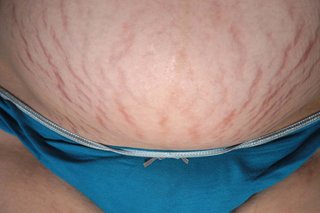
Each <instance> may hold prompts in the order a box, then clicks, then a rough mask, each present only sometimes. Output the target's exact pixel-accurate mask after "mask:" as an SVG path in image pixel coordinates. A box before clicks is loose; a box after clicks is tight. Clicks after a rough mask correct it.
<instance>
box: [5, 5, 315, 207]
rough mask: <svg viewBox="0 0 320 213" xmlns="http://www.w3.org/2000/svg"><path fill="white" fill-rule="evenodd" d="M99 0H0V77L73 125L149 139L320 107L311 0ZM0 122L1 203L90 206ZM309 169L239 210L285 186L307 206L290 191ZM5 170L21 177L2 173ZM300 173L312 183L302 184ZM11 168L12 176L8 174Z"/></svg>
mask: <svg viewBox="0 0 320 213" xmlns="http://www.w3.org/2000/svg"><path fill="white" fill-rule="evenodd" d="M103 2H104V1H96V2H94V3H92V1H90V3H89V1H77V4H73V3H72V1H37V2H35V1H21V0H11V1H9V0H2V1H0V26H1V27H0V47H1V48H0V69H1V71H0V74H1V78H0V85H1V86H3V87H4V88H6V89H8V90H9V91H10V92H12V93H13V94H14V95H16V96H17V97H18V98H19V99H21V100H23V101H24V102H25V103H27V104H28V105H30V106H31V107H32V108H34V109H35V110H36V111H38V112H40V113H41V114H43V115H44V116H46V117H48V118H49V119H50V120H52V121H54V122H56V123H57V124H59V125H60V126H62V127H64V128H66V129H68V130H70V131H72V132H74V133H78V134H80V135H81V136H84V137H86V138H89V139H92V140H95V141H97V142H100V143H104V144H109V145H118V146H129V147H140V148H150V149H176V150H179V149H182V150H188V149H206V148H214V147H221V146H229V145H234V144H237V143H241V142H243V141H244V140H248V139H252V138H256V137H258V136H261V135H263V134H266V133H270V132H272V131H275V130H278V129H281V128H283V127H285V126H287V125H289V124H291V123H294V122H296V121H298V120H300V119H302V118H304V117H306V116H308V115H310V114H312V113H314V112H316V111H319V109H320V101H319V100H320V85H319V83H318V82H320V72H319V70H320V28H319V26H320V18H319V17H320V2H319V1H318V0H307V1H299V0H287V1H285V0H282V1H278V0H273V1H263V0H261V1H260V0H259V1H257V0H252V1H249V0H248V1H222V0H221V1H220V0H218V1H209V0H206V1H201V2H200V1H184V0H183V1H182V0H181V1H163V2H162V3H161V1H160V3H159V2H156V1H140V4H138V5H135V4H134V3H132V2H133V1H120V2H117V1H108V3H107V4H106V3H103ZM2 134H3V133H1V135H0V138H1V140H0V143H1V141H6V142H9V143H5V144H0V146H1V148H0V152H1V153H6V154H2V155H0V156H1V160H0V166H1V167H5V168H7V169H6V171H8V173H2V172H1V173H0V183H2V185H1V184H0V191H2V192H4V191H5V192H6V193H5V195H6V197H5V199H4V201H5V202H2V203H1V206H0V207H1V208H8V209H9V210H8V211H6V212H10V211H11V212H17V211H18V212H19V211H20V210H24V208H25V206H19V205H16V203H20V202H21V203H23V202H25V201H23V198H25V197H27V198H30V200H28V202H30V205H29V207H30V211H31V212H32V208H35V209H37V206H39V205H40V204H39V203H41V205H42V207H44V209H45V208H50V207H52V206H55V207H56V208H57V209H59V212H63V211H68V210H64V207H65V206H64V203H63V201H64V200H65V199H70V203H71V204H74V205H72V206H79V209H81V208H83V211H84V212H98V211H99V210H98V209H96V207H94V205H93V204H92V203H90V201H88V200H87V199H86V198H84V197H83V196H82V195H80V194H79V193H78V192H77V191H76V190H74V189H72V188H71V187H70V186H68V185H67V184H65V183H64V182H63V181H61V180H58V179H57V177H55V176H53V175H52V174H51V173H50V172H49V171H48V170H46V169H44V168H43V167H42V166H41V165H40V164H39V163H38V162H37V161H35V160H34V159H33V158H32V156H31V155H30V154H28V153H27V152H26V150H25V149H24V148H23V147H22V146H21V145H18V144H19V142H18V141H17V139H15V138H13V137H9V136H5V134H4V135H2ZM4 139H5V140H4ZM11 142H12V143H11ZM9 144H10V145H9ZM11 144H15V145H14V146H13V145H12V146H11ZM2 147H3V148H2ZM17 155H18V156H20V155H21V156H22V158H21V159H24V160H20V159H17V158H16V156H17ZM318 155H319V154H318ZM315 158H316V157H315ZM26 159H28V160H26ZM316 159H318V158H316ZM310 162H313V163H310V165H312V166H308V168H316V166H317V168H319V166H318V165H319V161H318V160H317V161H315V160H313V161H310ZM308 165H309V164H308ZM35 169H36V170H37V171H36V172H35V173H36V174H37V175H36V176H33V177H30V176H29V175H28V174H29V173H28V172H34V171H35ZM311 170H312V171H315V170H314V169H311ZM311 170H309V169H306V170H303V169H301V170H300V172H296V173H294V174H293V176H294V177H293V178H291V179H287V180H285V181H284V182H283V183H284V184H282V185H281V184H279V187H278V185H276V186H274V187H273V188H272V189H270V190H266V191H265V192H262V193H261V194H259V195H258V196H255V197H254V198H253V199H252V200H251V201H250V200H249V201H248V203H246V204H245V205H244V206H243V208H242V209H241V208H240V209H239V211H241V212H259V210H261V209H262V207H265V206H266V205H268V206H269V207H268V208H270V212H276V211H275V210H274V209H276V210H278V207H279V204H281V205H283V206H282V207H283V208H289V207H290V205H291V203H289V202H284V201H288V200H292V201H294V200H296V201H297V202H295V203H296V205H300V207H299V208H296V209H291V210H290V211H288V212H295V211H296V212H298V210H299V209H303V208H305V207H306V206H304V205H308V207H310V205H309V204H308V202H303V201H302V199H301V195H300V192H302V191H308V193H307V194H304V198H305V199H304V201H309V202H312V201H313V198H314V197H316V196H318V195H319V194H317V192H316V191H310V189H311V188H317V187H318V183H319V176H317V175H315V172H312V174H311V172H310V173H309V172H305V171H311ZM13 174H18V175H19V176H20V177H23V178H16V179H14V180H11V178H9V177H11V176H12V175H13ZM308 178H309V179H308ZM47 179H49V180H52V181H46V180H47ZM306 179H308V180H311V179H312V181H310V183H312V184H314V185H312V186H311V185H307V184H300V183H305V180H306ZM1 180H2V181H1ZM23 180H26V181H28V184H27V185H25V184H23V183H22V181H23ZM10 181H12V182H10ZM7 182H10V184H12V186H13V188H17V189H20V190H17V191H11V190H10V189H8V188H5V185H4V183H7ZM39 182H41V184H36V183H39ZM6 185H7V184H6ZM288 185H290V188H291V189H292V191H288V190H287V189H288ZM31 186H33V187H31ZM47 187H49V188H54V189H57V190H60V191H59V196H58V195H54V194H52V193H48V192H47V191H45V190H44V188H47ZM32 190H34V191H32ZM31 192H32V194H28V193H31ZM35 192H36V193H35ZM34 194H39V196H40V195H41V197H45V198H46V200H45V202H43V200H41V199H42V198H41V199H40V197H34V196H31V195H34ZM280 194H281V195H284V196H285V197H277V199H276V200H275V199H273V198H274V197H275V196H276V195H280ZM42 195H43V196H42ZM289 197H290V199H288V200H285V199H284V198H289ZM298 201H301V202H298ZM31 203H32V205H31ZM253 203H254V205H253ZM289 204H290V205H289ZM313 204H315V206H313V210H314V212H317V211H316V210H318V209H319V206H317V202H314V203H313ZM72 206H70V208H72ZM60 208H61V209H62V210H61V209H60ZM272 208H274V209H272ZM310 208H311V207H310ZM79 209H70V211H71V212H72V211H74V212H81V211H80V210H79ZM254 209H255V210H254ZM0 210H1V209H0ZM46 212H47V211H46ZM53 212H54V210H53ZM260 212H262V211H260ZM264 212H265V211H264ZM311 212H312V211H311Z"/></svg>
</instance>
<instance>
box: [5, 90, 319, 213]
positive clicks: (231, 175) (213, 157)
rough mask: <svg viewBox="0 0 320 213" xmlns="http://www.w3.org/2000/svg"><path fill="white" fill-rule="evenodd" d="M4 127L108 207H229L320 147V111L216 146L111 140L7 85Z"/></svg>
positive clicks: (134, 210)
mask: <svg viewBox="0 0 320 213" xmlns="http://www.w3.org/2000/svg"><path fill="white" fill-rule="evenodd" d="M0 129H2V130H4V131H6V132H8V133H10V134H12V135H15V136H17V137H18V138H19V139H20V141H21V142H22V143H23V144H24V146H25V147H27V148H28V150H29V151H30V152H32V154H33V155H34V156H35V157H36V158H37V159H38V160H39V161H40V162H41V163H42V164H43V165H44V166H45V167H47V168H48V169H49V170H51V171H52V172H53V173H54V174H55V175H57V176H59V177H60V178H62V179H63V180H64V181H66V182H67V183H68V184H70V185H71V186H73V187H75V188H76V189H78V190H79V191H80V192H81V193H83V194H84V195H85V196H86V197H88V198H89V199H90V200H91V201H92V202H93V203H94V204H95V205H96V206H98V207H99V208H101V209H102V210H103V211H104V212H107V213H122V212H124V213H126V212H130V213H163V212H170V213H181V212H183V213H189V212H190V213H191V212H192V213H194V212H197V213H212V212H213V213H214V212H217V213H224V212H230V211H232V210H233V209H235V208H237V207H239V206H240V205H241V204H243V203H244V202H245V201H246V200H247V199H249V198H250V197H251V196H252V195H254V194H256V193H258V192H261V191H263V190H265V189H266V188H268V187H270V186H272V185H274V184H276V183H277V182H279V181H281V180H283V179H285V178H286V177H288V176H289V175H290V174H292V173H293V172H294V171H295V170H297V169H298V168H299V167H300V166H302V164H303V163H305V162H306V161H307V160H308V159H309V158H310V157H311V156H312V155H313V153H315V152H316V150H317V148H318V147H319V146H320V112H318V113H314V114H312V115H310V116H308V117H307V118H305V119H302V120H301V121H299V122H296V123H294V124H292V125H290V126H288V127H285V128H283V129H281V130H279V131H276V132H273V133H271V134H268V135H265V136H263V137H259V138H256V139H253V140H249V141H245V142H243V143H241V144H237V145H234V146H229V147H222V148H214V149H208V150H193V151H178V150H173V151H172V150H149V149H139V148H129V147H119V146H107V145H102V144H99V143H97V142H94V141H91V140H88V139H85V138H83V137H81V136H79V135H76V134H74V133H71V132H70V131H68V130H66V129H63V128H62V127H60V126H58V125H56V124H55V123H53V122H51V121H50V120H48V119H46V118H45V117H44V116H42V115H40V114H39V113H37V112H36V111H34V110H33V109H32V108H30V107H29V106H28V105H26V104H25V103H23V102H22V101H20V100H19V99H17V98H16V97H14V96H13V95H12V94H10V93H9V92H8V91H6V90H5V89H1V87H0Z"/></svg>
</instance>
